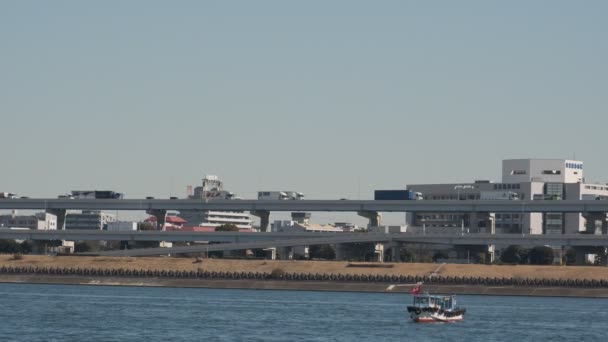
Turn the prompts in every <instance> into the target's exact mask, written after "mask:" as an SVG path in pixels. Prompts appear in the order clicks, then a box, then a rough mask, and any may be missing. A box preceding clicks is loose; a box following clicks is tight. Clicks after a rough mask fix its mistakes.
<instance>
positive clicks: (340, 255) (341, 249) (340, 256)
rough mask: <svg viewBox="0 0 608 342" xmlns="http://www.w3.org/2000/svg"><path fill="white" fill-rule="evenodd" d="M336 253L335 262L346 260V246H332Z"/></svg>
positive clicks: (341, 244) (340, 244) (338, 244)
mask: <svg viewBox="0 0 608 342" xmlns="http://www.w3.org/2000/svg"><path fill="white" fill-rule="evenodd" d="M334 250H335V251H336V261H346V260H348V245H347V244H344V243H337V244H335V245H334Z"/></svg>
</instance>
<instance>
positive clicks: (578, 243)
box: [96, 233, 608, 256]
mask: <svg viewBox="0 0 608 342" xmlns="http://www.w3.org/2000/svg"><path fill="white" fill-rule="evenodd" d="M208 234H212V233H208ZM233 234H241V233H233ZM258 234H263V233H258ZM284 234H285V233H284ZM309 235H310V234H309ZM273 238H274V239H268V240H265V241H255V242H236V243H226V244H212V245H195V246H184V247H172V248H145V249H132V250H120V251H109V252H101V253H98V254H96V255H105V256H147V255H161V254H178V253H197V252H213V251H228V250H243V249H259V248H268V247H296V246H312V245H320V244H344V243H357V242H384V243H390V242H403V243H416V244H443V245H456V246H458V245H464V246H475V245H478V246H484V245H485V246H488V245H521V246H529V247H532V246H539V245H550V246H567V247H605V246H608V235H587V234H564V235H527V236H522V235H517V234H500V235H492V234H470V235H466V234H465V235H451V234H437V235H424V236H423V235H413V234H408V233H395V234H383V233H352V234H349V233H338V234H321V236H319V235H317V236H310V237H303V236H302V235H297V236H296V235H294V236H291V237H290V238H278V236H274V237H273ZM209 240H213V237H210V238H209ZM241 240H245V239H243V238H242V239H241Z"/></svg>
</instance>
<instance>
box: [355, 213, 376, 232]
mask: <svg viewBox="0 0 608 342" xmlns="http://www.w3.org/2000/svg"><path fill="white" fill-rule="evenodd" d="M357 215H359V216H363V217H365V218H366V219H368V220H369V223H368V228H369V227H378V226H380V225H381V224H382V215H381V214H380V213H379V212H377V211H359V212H357Z"/></svg>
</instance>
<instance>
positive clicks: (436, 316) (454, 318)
mask: <svg viewBox="0 0 608 342" xmlns="http://www.w3.org/2000/svg"><path fill="white" fill-rule="evenodd" d="M407 311H408V312H409V314H410V318H411V319H412V320H413V321H414V322H417V323H433V322H458V321H462V320H463V319H464V313H465V312H466V311H465V310H464V309H455V310H441V309H437V308H419V307H414V306H410V307H408V310H407Z"/></svg>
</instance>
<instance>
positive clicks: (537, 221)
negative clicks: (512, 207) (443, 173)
mask: <svg viewBox="0 0 608 342" xmlns="http://www.w3.org/2000/svg"><path fill="white" fill-rule="evenodd" d="M583 171H584V169H583V162H581V161H577V160H569V159H507V160H503V162H502V182H500V183H494V182H491V181H485V180H484V181H474V182H471V183H454V184H417V185H410V186H408V187H407V189H408V190H412V191H417V192H421V193H422V194H423V195H424V200H425V201H427V200H431V201H432V200H569V199H572V200H574V199H579V200H580V199H604V198H607V199H608V185H606V184H592V183H585V178H584V174H583ZM472 220H475V217H472V215H471V214H468V213H440V212H410V213H407V214H406V221H407V224H408V225H412V226H424V227H444V228H449V227H452V228H454V229H456V228H458V227H460V228H462V227H469V226H479V227H481V228H480V231H482V232H491V230H493V231H495V232H496V233H519V234H521V233H523V234H564V233H578V232H582V231H589V229H591V230H594V229H595V228H594V227H591V228H590V227H588V224H587V221H586V219H585V217H583V215H582V214H580V213H524V212H523V211H522V212H512V213H495V214H494V213H489V220H488V222H481V223H479V224H478V225H475V224H474V225H472V223H473V222H471V221H472ZM494 229H495V230H494ZM597 229H601V226H598V227H597ZM591 232H593V231H591Z"/></svg>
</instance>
